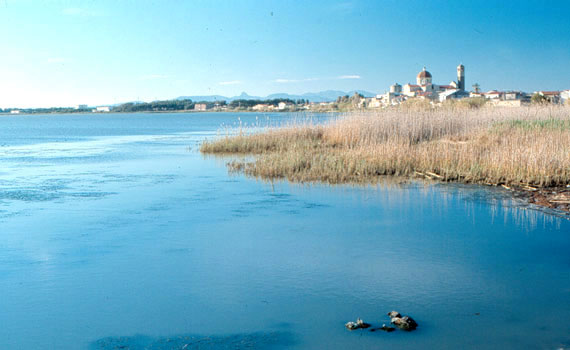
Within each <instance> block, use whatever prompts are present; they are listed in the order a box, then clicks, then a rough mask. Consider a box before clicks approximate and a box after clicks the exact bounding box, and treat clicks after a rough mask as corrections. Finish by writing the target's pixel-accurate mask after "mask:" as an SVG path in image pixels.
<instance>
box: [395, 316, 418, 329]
mask: <svg viewBox="0 0 570 350" xmlns="http://www.w3.org/2000/svg"><path fill="white" fill-rule="evenodd" d="M391 321H392V323H393V324H395V325H396V326H397V327H398V328H400V329H402V330H405V331H413V330H414V329H416V327H417V326H418V324H417V323H416V321H414V319H413V318H411V317H410V316H404V317H392V320H391Z"/></svg>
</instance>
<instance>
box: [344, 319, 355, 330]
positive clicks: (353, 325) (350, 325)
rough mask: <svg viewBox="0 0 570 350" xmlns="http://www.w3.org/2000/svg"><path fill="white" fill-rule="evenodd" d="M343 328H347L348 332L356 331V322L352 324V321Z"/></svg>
mask: <svg viewBox="0 0 570 350" xmlns="http://www.w3.org/2000/svg"><path fill="white" fill-rule="evenodd" d="M344 326H345V327H346V328H348V329H349V330H351V331H352V330H355V329H358V325H357V324H356V322H352V321H350V322H347V323H346V324H345V325H344Z"/></svg>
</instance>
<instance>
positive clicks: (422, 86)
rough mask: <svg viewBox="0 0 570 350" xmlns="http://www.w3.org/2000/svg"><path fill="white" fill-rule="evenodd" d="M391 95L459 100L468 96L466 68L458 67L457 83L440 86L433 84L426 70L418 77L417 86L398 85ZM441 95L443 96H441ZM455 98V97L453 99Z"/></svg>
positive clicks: (395, 85)
mask: <svg viewBox="0 0 570 350" xmlns="http://www.w3.org/2000/svg"><path fill="white" fill-rule="evenodd" d="M390 92H391V93H400V94H403V95H405V96H408V97H423V98H427V99H431V100H438V99H439V100H441V98H440V97H443V99H444V100H445V99H447V98H458V97H460V96H468V95H469V94H468V93H467V92H465V66H463V65H462V64H460V65H459V66H457V81H452V82H450V83H449V84H448V85H438V84H434V83H433V77H432V75H431V73H430V72H428V71H427V70H426V68H425V67H424V69H423V70H422V71H421V72H419V73H418V75H417V76H416V84H411V83H408V84H405V85H404V86H401V85H400V84H398V83H396V84H394V85H392V86H391V87H390ZM440 95H441V96H440ZM452 96H453V97H452Z"/></svg>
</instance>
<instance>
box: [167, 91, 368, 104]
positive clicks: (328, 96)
mask: <svg viewBox="0 0 570 350" xmlns="http://www.w3.org/2000/svg"><path fill="white" fill-rule="evenodd" d="M355 92H358V93H359V94H362V95H364V97H372V96H376V94H375V93H373V92H369V91H364V90H353V91H348V92H346V91H339V90H326V91H320V92H307V93H304V94H301V95H291V94H287V93H277V94H271V95H268V96H265V97H262V96H251V95H248V94H247V93H246V92H242V93H241V94H240V95H239V96H234V97H226V96H221V95H209V96H180V97H177V98H176V100H187V99H191V100H192V101H207V102H213V101H222V100H224V101H228V102H231V101H233V100H268V99H275V98H288V99H291V100H300V99H304V100H309V101H311V102H330V101H335V100H336V99H337V97H339V96H344V95H349V96H351V95H354V93H355Z"/></svg>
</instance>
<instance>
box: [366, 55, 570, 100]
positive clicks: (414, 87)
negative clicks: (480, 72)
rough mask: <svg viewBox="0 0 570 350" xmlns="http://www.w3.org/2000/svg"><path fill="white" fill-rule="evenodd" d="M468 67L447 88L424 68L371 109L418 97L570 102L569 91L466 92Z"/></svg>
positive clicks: (476, 86)
mask: <svg viewBox="0 0 570 350" xmlns="http://www.w3.org/2000/svg"><path fill="white" fill-rule="evenodd" d="M465 86H466V83H465V66H464V65H462V64H460V65H459V66H457V81H451V82H450V83H449V84H447V85H438V84H434V83H433V77H432V75H431V73H430V72H428V71H427V70H426V68H425V67H424V68H423V70H422V71H421V72H419V73H418V75H417V76H416V83H415V84H411V83H407V84H405V85H403V86H402V85H400V84H398V83H395V84H394V85H392V86H390V90H389V91H388V92H386V93H384V94H379V95H376V96H375V97H372V98H368V99H367V100H366V102H365V105H366V107H368V108H380V107H387V106H391V105H398V104H400V103H402V102H404V101H406V100H408V99H410V98H418V99H424V100H428V101H430V102H431V103H432V104H436V103H442V102H445V101H447V100H452V99H462V98H468V97H480V98H485V99H487V100H488V102H490V103H491V104H493V105H496V106H520V105H523V104H526V103H530V102H531V98H532V96H533V95H538V96H542V97H544V101H546V102H549V103H553V104H561V103H566V101H568V100H569V98H570V96H569V95H570V90H565V91H535V92H534V93H533V94H529V93H526V92H522V91H497V90H491V91H488V92H481V91H480V87H479V84H474V85H473V91H466V90H465Z"/></svg>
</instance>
